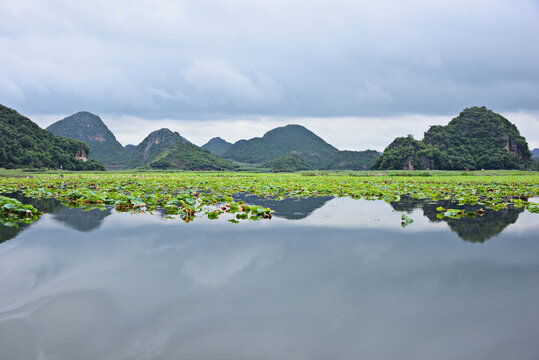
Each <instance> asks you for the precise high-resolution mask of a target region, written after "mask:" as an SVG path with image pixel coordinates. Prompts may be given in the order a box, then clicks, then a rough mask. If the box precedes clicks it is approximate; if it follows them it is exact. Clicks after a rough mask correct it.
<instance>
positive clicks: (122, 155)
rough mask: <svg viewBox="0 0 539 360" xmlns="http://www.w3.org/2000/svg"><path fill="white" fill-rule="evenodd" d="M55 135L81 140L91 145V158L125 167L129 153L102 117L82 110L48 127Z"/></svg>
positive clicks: (114, 166)
mask: <svg viewBox="0 0 539 360" xmlns="http://www.w3.org/2000/svg"><path fill="white" fill-rule="evenodd" d="M46 130H48V131H50V132H51V133H53V134H54V135H58V136H63V137H68V138H72V139H76V140H80V141H82V142H84V143H86V144H88V146H89V147H90V157H89V158H90V159H95V160H98V161H100V162H102V163H103V164H104V165H105V166H106V167H112V168H123V167H125V166H126V165H127V162H128V159H129V155H128V153H127V152H126V151H125V149H124V147H123V146H122V145H121V144H120V143H119V142H118V141H117V140H116V137H115V136H114V134H113V133H112V132H111V131H110V130H109V128H108V127H107V125H105V124H104V123H103V121H102V120H101V118H100V117H99V116H97V115H94V114H92V113H89V112H86V111H81V112H78V113H76V114H73V115H71V116H68V117H66V118H65V119H62V120H60V121H57V122H55V123H54V124H52V125H50V126H49V127H47V129H46Z"/></svg>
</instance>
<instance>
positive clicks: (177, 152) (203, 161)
mask: <svg viewBox="0 0 539 360" xmlns="http://www.w3.org/2000/svg"><path fill="white" fill-rule="evenodd" d="M146 167H149V168H152V169H181V170H236V169H237V168H238V166H237V165H235V164H233V163H232V162H230V161H228V160H225V159H223V158H221V157H219V156H217V155H215V154H212V153H211V152H209V151H208V150H203V149H201V148H199V147H198V146H196V145H194V144H191V143H189V142H184V141H178V142H177V143H176V144H175V145H174V146H173V147H172V148H171V149H169V150H168V151H166V152H164V153H162V154H161V155H159V156H157V157H156V158H155V160H153V161H151V162H150V163H149V164H148V165H146Z"/></svg>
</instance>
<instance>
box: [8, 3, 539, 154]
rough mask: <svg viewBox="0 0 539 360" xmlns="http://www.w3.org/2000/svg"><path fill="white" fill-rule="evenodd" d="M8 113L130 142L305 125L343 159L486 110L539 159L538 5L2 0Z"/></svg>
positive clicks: (234, 136)
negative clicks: (78, 119) (538, 152)
mask: <svg viewBox="0 0 539 360" xmlns="http://www.w3.org/2000/svg"><path fill="white" fill-rule="evenodd" d="M0 18H1V19H2V21H1V22H0V49H2V51H0V104H3V105H6V106H9V107H11V108H14V109H16V110H17V111H19V112H20V113H21V114H23V115H25V116H28V117H29V118H31V119H32V120H34V121H36V122H37V123H38V124H39V125H40V126H42V127H45V126H47V125H49V124H51V123H53V122H54V121H57V120H60V119H62V118H63V117H65V116H68V115H70V114H73V113H75V112H77V111H82V110H85V111H90V112H92V113H94V114H97V115H99V116H100V117H101V118H102V119H103V121H104V122H105V123H106V124H107V126H108V127H109V128H110V129H111V130H112V131H113V132H114V134H115V135H116V137H117V139H118V140H119V141H120V142H121V143H122V144H123V145H126V144H128V143H132V144H137V143H139V142H140V141H142V140H143V138H144V137H145V136H146V135H147V134H148V133H149V132H151V131H153V130H156V129H159V128H162V127H168V128H170V129H171V130H174V131H178V132H180V134H181V135H182V136H184V137H186V138H187V139H189V140H190V141H192V142H194V143H196V144H198V145H202V144H204V143H205V142H206V141H208V140H209V139H210V138H212V137H214V136H220V137H222V138H225V139H226V140H228V141H230V142H234V141H237V140H239V139H242V138H251V137H255V136H262V135H263V134H264V132H266V131H268V130H270V129H271V128H273V127H276V126H282V125H286V124H289V123H295V124H301V125H304V126H306V127H307V128H309V129H310V130H312V131H314V132H315V133H316V134H318V135H319V136H321V137H322V138H324V139H325V140H326V141H328V142H329V143H331V144H332V145H334V146H336V147H338V148H339V149H342V150H345V149H347V150H365V149H368V148H369V149H377V150H383V149H384V148H385V146H387V145H388V144H389V143H390V142H391V141H392V140H393V138H395V137H396V136H404V135H407V134H413V135H414V136H415V137H416V138H422V135H423V132H425V131H426V130H427V129H428V127H429V126H430V125H435V124H442V125H443V124H446V123H447V122H448V121H449V120H450V119H452V118H453V117H455V116H457V115H458V114H459V112H460V111H462V110H463V109H464V108H466V107H470V106H474V105H477V106H483V105H484V106H486V107H487V108H489V109H491V110H493V111H495V112H497V113H500V114H502V115H504V116H505V117H506V118H507V119H509V120H510V121H512V122H513V123H515V124H516V125H517V127H518V128H519V130H520V131H521V133H522V134H523V135H524V136H525V137H526V139H527V140H528V143H529V145H530V148H535V147H539V66H538V65H537V64H539V1H537V0H472V1H470V0H467V1H464V0H451V1H449V0H430V1H427V0H410V1H396V0H379V1H361V0H332V1H329V0H328V1H316V0H309V1H307V0H296V1H293V2H291V1H285V0H271V1H267V0H264V1H262V0H250V1H247V0H224V1H208V0H196V1H195V0H190V1H186V0H178V1H168V0H152V1H149V0H148V1H137V0H116V1H102V0H93V1H69V0H49V1H39V0H0Z"/></svg>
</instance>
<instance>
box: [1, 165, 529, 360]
mask: <svg viewBox="0 0 539 360" xmlns="http://www.w3.org/2000/svg"><path fill="white" fill-rule="evenodd" d="M309 175H315V176H309ZM0 193H2V194H3V196H2V197H1V198H0V202H1V205H0V209H1V212H0V215H1V217H0V219H1V221H2V223H3V225H0V359H39V358H43V359H213V358H219V359H254V358H255V359H258V358H260V359H283V358H287V359H288V358H291V359H329V358H331V359H333V358H336V359H357V358H361V359H394V358H400V357H406V358H413V359H433V358H436V359H442V360H444V359H455V358H459V359H489V360H490V359H508V358H514V359H537V358H539V345H538V344H537V341H536V339H537V337H538V336H539V312H537V310H536V309H537V304H538V303H539V286H538V285H539V241H538V239H539V236H538V235H537V234H539V215H538V214H537V213H538V211H539V209H538V206H539V205H538V202H539V201H538V199H537V197H538V195H539V176H538V175H536V174H534V173H529V174H527V173H518V174H505V175H503V176H481V175H475V174H474V175H471V176H468V175H461V174H457V175H455V174H449V175H448V176H437V175H435V176H418V177H414V176H388V174H384V175H382V176H362V174H361V173H359V174H347V175H342V174H328V175H318V174H244V173H131V174H121V173H110V174H32V175H28V174H25V175H24V176H18V177H14V176H8V177H0ZM254 220H256V221H254Z"/></svg>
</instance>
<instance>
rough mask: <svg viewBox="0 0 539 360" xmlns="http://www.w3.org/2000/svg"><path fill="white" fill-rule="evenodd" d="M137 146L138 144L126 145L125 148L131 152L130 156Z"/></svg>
mask: <svg viewBox="0 0 539 360" xmlns="http://www.w3.org/2000/svg"><path fill="white" fill-rule="evenodd" d="M135 148H136V146H135V145H133V144H127V145H125V146H124V149H125V151H126V152H127V153H128V154H129V156H131V154H132V153H133V151H134V150H135Z"/></svg>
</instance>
